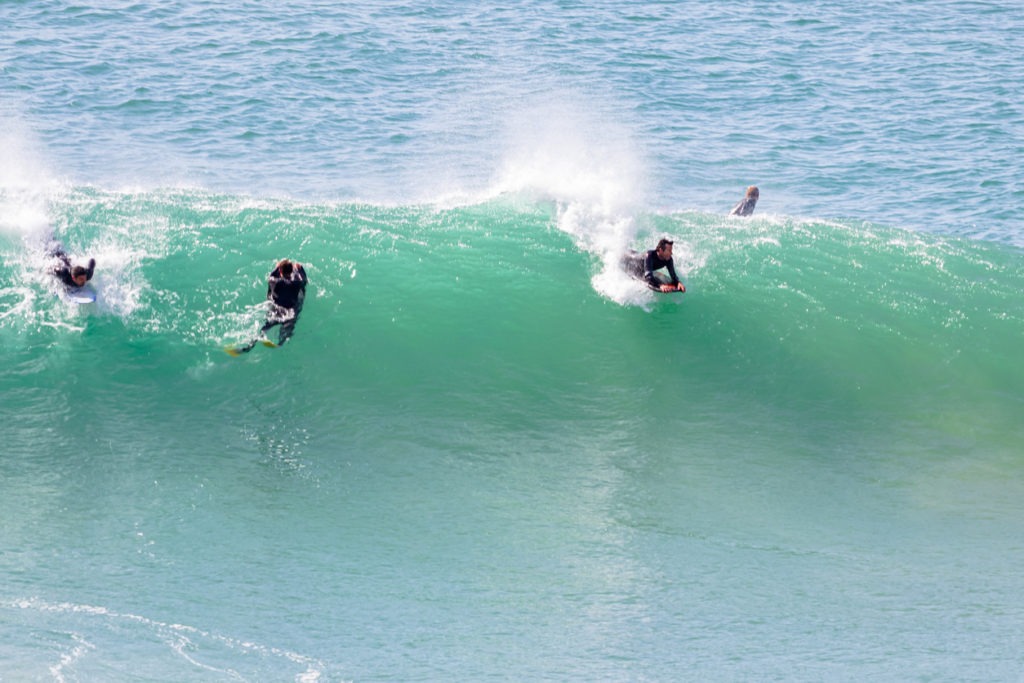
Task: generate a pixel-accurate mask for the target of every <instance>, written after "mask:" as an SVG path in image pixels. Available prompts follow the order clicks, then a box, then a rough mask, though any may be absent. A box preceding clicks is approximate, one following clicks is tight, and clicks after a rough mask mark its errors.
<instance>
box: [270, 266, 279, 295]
mask: <svg viewBox="0 0 1024 683" xmlns="http://www.w3.org/2000/svg"><path fill="white" fill-rule="evenodd" d="M280 279H281V271H280V270H278V269H277V268H274V269H273V270H272V271H270V275H268V276H267V298H268V299H272V298H273V296H272V295H273V292H274V283H275V282H277V281H278V280H280Z"/></svg>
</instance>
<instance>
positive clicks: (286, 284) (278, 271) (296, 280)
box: [267, 260, 307, 308]
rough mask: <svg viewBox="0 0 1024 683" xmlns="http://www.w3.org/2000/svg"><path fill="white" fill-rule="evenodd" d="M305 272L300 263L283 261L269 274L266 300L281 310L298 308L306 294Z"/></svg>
mask: <svg viewBox="0 0 1024 683" xmlns="http://www.w3.org/2000/svg"><path fill="white" fill-rule="evenodd" d="M306 282H307V278H306V271H305V269H303V267H302V264H301V263H296V264H293V263H292V262H291V261H288V260H284V261H282V262H281V263H279V264H278V265H277V267H276V268H274V270H273V271H272V272H271V273H270V278H269V280H268V282H267V298H268V299H270V300H271V301H272V302H274V304H275V305H277V306H280V307H282V308H300V307H301V306H302V300H303V298H304V297H305V293H306Z"/></svg>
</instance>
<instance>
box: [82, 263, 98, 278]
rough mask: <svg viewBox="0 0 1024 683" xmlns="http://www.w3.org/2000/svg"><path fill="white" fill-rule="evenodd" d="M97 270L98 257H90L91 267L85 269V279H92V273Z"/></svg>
mask: <svg viewBox="0 0 1024 683" xmlns="http://www.w3.org/2000/svg"><path fill="white" fill-rule="evenodd" d="M95 271H96V259H94V258H91V259H89V269H88V270H86V271H85V279H86V280H91V279H92V274H93V273H94V272H95Z"/></svg>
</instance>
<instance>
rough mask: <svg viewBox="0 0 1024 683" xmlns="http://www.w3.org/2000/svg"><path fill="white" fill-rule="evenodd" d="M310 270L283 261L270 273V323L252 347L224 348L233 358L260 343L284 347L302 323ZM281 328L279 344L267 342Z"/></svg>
mask: <svg viewBox="0 0 1024 683" xmlns="http://www.w3.org/2000/svg"><path fill="white" fill-rule="evenodd" d="M306 282H308V279H307V278H306V270H305V269H304V268H303V267H302V264H301V263H298V262H292V261H289V260H288V259H281V260H280V261H278V263H277V266H276V267H275V268H274V270H272V271H271V272H270V276H269V278H268V279H267V299H268V300H269V301H270V311H269V312H268V313H267V321H266V323H264V325H263V327H262V328H260V333H259V335H260V336H258V337H256V338H255V339H253V340H252V341H251V342H249V343H248V344H245V345H243V346H236V347H231V346H229V347H227V348H226V349H224V350H225V351H227V352H228V353H230V354H231V355H232V356H240V355H242V354H243V353H248V352H249V351H252V349H253V347H254V346H256V342H262V343H263V345H264V346H269V347H271V348H274V347H278V346H282V345H283V344H284V343H285V342H286V341H288V339H289V338H291V336H292V333H293V332H294V331H295V323H297V322H298V321H299V313H301V312H302V302H303V301H304V300H305V298H306ZM276 325H280V326H281V330H280V331H279V333H278V338H277V343H276V344H275V343H274V342H272V341H270V340H269V339H267V332H268V331H269V330H270V329H271V328H272V327H274V326H276Z"/></svg>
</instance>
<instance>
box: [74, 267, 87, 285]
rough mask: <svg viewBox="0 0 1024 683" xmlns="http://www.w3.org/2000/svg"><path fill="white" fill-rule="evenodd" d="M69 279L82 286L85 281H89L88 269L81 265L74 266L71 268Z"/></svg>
mask: <svg viewBox="0 0 1024 683" xmlns="http://www.w3.org/2000/svg"><path fill="white" fill-rule="evenodd" d="M71 279H72V280H73V281H74V283H75V284H76V285H78V286H79V287H84V286H85V283H86V282H88V281H89V271H88V270H86V269H85V268H83V267H82V266H75V267H74V268H72V269H71Z"/></svg>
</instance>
